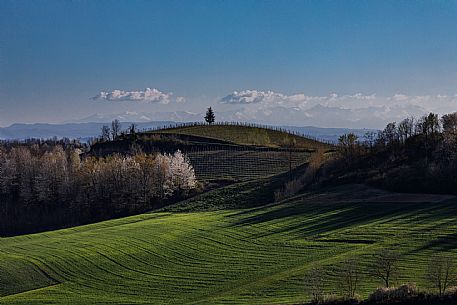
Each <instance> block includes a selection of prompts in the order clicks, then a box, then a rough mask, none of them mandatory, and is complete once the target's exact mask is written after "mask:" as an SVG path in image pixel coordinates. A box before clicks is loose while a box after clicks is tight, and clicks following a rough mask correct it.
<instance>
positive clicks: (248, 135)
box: [153, 124, 329, 149]
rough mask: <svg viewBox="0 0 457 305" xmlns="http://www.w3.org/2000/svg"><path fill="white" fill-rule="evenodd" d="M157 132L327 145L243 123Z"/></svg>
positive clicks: (235, 140)
mask: <svg viewBox="0 0 457 305" xmlns="http://www.w3.org/2000/svg"><path fill="white" fill-rule="evenodd" d="M159 132H160V133H172V134H183V135H191V136H199V137H207V138H210V139H211V138H212V139H217V140H223V141H228V142H231V143H235V144H240V145H256V146H265V147H283V148H288V147H294V148H296V149H317V148H320V147H325V148H328V147H329V145H327V144H323V143H321V142H319V141H316V140H313V139H310V138H306V137H302V136H299V135H294V134H289V133H287V132H284V131H279V130H274V129H269V128H262V127H252V126H243V125H230V124H228V125H227V124H215V125H195V126H183V127H176V128H169V129H163V130H161V131H159ZM153 133H156V132H153Z"/></svg>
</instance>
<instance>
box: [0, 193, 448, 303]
mask: <svg viewBox="0 0 457 305" xmlns="http://www.w3.org/2000/svg"><path fill="white" fill-rule="evenodd" d="M354 194H358V195H357V196H356V195H354ZM209 198H210V197H209ZM456 232H457V201H456V200H455V199H453V198H444V197H443V198H441V197H437V198H435V197H433V196H423V197H421V196H420V195H415V196H413V198H410V196H408V195H398V196H396V195H394V196H389V195H388V194H387V195H385V194H381V195H379V194H377V193H376V191H372V190H370V189H365V188H363V187H359V186H346V187H339V188H335V189H329V190H324V191H321V192H320V193H306V194H302V195H300V196H297V197H295V198H293V199H291V200H289V201H287V202H282V203H278V204H271V205H267V206H262V207H254V208H245V209H225V210H215V211H198V212H197V211H191V210H190V211H186V210H185V209H181V212H154V213H148V214H142V215H137V216H132V217H127V218H122V219H116V220H110V221H106V222H101V223H97V224H92V225H86V226H80V227H75V228H70V229H64V230H58V231H53V232H45V233H40V234H34V235H25V236H17V237H10V238H2V239H0V296H1V298H0V303H1V304H300V303H302V302H305V301H306V300H308V296H307V293H306V289H305V287H306V282H305V280H304V278H305V274H306V272H307V271H308V270H309V269H310V268H311V267H313V266H321V267H322V268H323V270H325V278H326V284H327V292H328V293H333V292H335V293H338V290H337V287H338V283H337V282H338V269H339V268H340V267H341V263H342V262H343V261H344V260H345V259H347V258H351V257H356V258H358V259H359V260H360V262H361V263H362V266H363V273H364V274H363V278H362V284H361V287H360V289H359V293H360V294H361V295H362V296H367V295H368V294H369V293H370V292H371V291H372V290H374V289H375V288H376V287H377V286H379V285H380V284H381V283H379V282H378V281H376V280H375V279H373V278H371V277H370V276H368V271H369V265H370V261H371V260H372V259H373V257H372V254H373V253H376V252H377V251H379V250H381V249H386V248H395V249H396V250H397V251H398V252H399V253H401V255H402V259H401V266H400V267H401V270H400V276H399V278H398V279H397V280H396V282H397V283H405V282H416V283H417V284H418V286H419V287H421V288H426V283H425V281H424V272H425V269H426V266H427V263H428V260H429V258H430V256H431V255H432V254H433V253H435V252H443V251H451V252H454V253H457V252H456V250H455V248H456V247H457V233H456Z"/></svg>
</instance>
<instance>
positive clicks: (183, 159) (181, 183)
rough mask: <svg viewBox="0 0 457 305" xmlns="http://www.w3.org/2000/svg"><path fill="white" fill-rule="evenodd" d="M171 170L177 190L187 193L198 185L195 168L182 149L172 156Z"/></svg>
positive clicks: (173, 183)
mask: <svg viewBox="0 0 457 305" xmlns="http://www.w3.org/2000/svg"><path fill="white" fill-rule="evenodd" d="M170 172H171V175H170V176H171V179H172V180H171V181H172V185H173V186H174V189H175V190H177V191H181V192H185V193H187V192H188V191H190V190H192V189H194V188H195V187H196V186H197V178H196V177H195V171H194V168H193V167H192V165H191V164H190V161H189V158H188V157H187V156H186V155H184V154H183V153H182V152H181V151H180V150H178V151H176V152H175V153H174V154H173V155H172V156H171V162H170Z"/></svg>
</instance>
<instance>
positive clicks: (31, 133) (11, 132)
mask: <svg viewBox="0 0 457 305" xmlns="http://www.w3.org/2000/svg"><path fill="white" fill-rule="evenodd" d="M109 122H110V121H109V120H107V121H105V122H88V123H66V124H43V123H37V124H13V125H11V126H8V127H1V128H0V139H27V138H52V137H58V138H63V137H67V138H72V139H78V138H80V139H88V138H91V137H95V136H98V135H99V134H100V130H101V128H102V126H103V125H109V124H110V123H109ZM130 124H132V123H131V121H130V122H123V123H122V127H123V128H127V127H128V126H129V125H130ZM135 124H136V125H137V127H138V129H140V130H141V129H150V128H157V127H163V126H169V125H174V124H176V122H174V121H153V122H139V123H135ZM281 127H282V128H284V129H286V130H290V131H294V132H299V133H301V134H305V135H308V136H311V137H314V138H318V139H321V140H325V141H331V142H336V141H337V140H338V137H339V136H341V135H342V134H345V133H349V132H352V133H355V134H356V135H358V136H359V137H360V138H362V137H363V135H364V134H365V133H366V132H367V131H369V130H368V129H348V128H321V127H312V126H305V127H298V126H281Z"/></svg>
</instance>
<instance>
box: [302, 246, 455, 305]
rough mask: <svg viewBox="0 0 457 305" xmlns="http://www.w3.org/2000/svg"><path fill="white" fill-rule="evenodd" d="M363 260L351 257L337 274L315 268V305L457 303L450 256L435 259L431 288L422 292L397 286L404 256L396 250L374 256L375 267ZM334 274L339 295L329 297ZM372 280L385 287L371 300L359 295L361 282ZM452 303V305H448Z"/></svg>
mask: <svg viewBox="0 0 457 305" xmlns="http://www.w3.org/2000/svg"><path fill="white" fill-rule="evenodd" d="M360 262H361V260H360V259H357V258H356V257H350V258H348V259H346V260H344V261H343V262H342V263H341V264H340V265H339V266H338V267H337V268H336V270H335V267H330V266H326V267H324V266H313V267H312V268H311V269H310V270H309V271H308V272H307V274H306V276H305V288H306V291H307V293H308V296H309V297H310V299H311V303H312V304H455V303H453V302H456V301H457V287H456V286H454V285H457V265H456V262H455V260H454V258H453V257H452V256H450V255H447V254H443V253H437V254H435V255H433V256H432V257H431V258H430V260H429V262H428V265H427V266H426V270H425V272H424V274H423V280H424V282H425V283H426V284H427V289H426V290H425V291H419V289H418V288H417V286H416V284H414V283H407V284H403V285H399V286H395V285H394V284H395V283H396V282H397V281H398V278H399V277H400V273H401V268H400V262H401V255H400V253H399V252H397V251H395V250H392V249H382V250H380V251H379V252H377V253H375V254H373V257H372V259H371V263H369V264H367V265H362V264H361V263H360ZM329 274H333V275H332V276H333V277H334V278H333V280H336V286H337V287H338V288H339V292H337V293H335V292H333V293H331V294H326V289H325V286H326V282H327V281H329V280H331V278H330V276H329ZM366 278H372V279H374V280H376V281H378V282H379V283H382V286H381V287H378V288H377V289H376V290H374V291H373V292H372V293H371V294H370V295H369V297H368V299H367V300H365V301H362V299H361V297H360V295H359V294H358V292H359V289H360V285H361V282H362V281H363V280H364V279H366ZM448 301H449V303H447V302H448Z"/></svg>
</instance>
